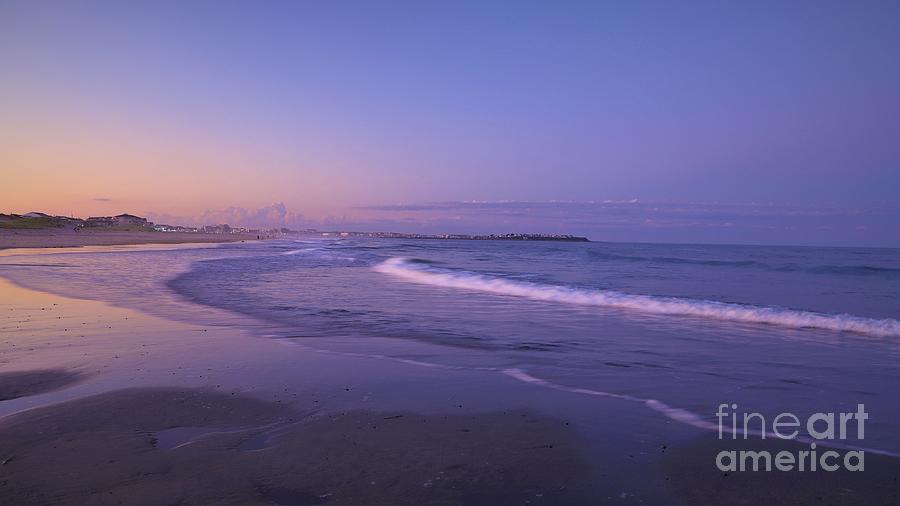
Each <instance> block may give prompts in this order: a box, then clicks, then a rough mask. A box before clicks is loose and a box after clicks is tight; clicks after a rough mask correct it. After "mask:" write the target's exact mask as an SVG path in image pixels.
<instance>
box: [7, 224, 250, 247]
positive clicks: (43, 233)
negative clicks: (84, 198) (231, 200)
mask: <svg viewBox="0 0 900 506" xmlns="http://www.w3.org/2000/svg"><path fill="white" fill-rule="evenodd" d="M257 239H259V235H257V234H246V233H241V234H205V233H201V232H137V231H120V230H92V229H89V228H82V229H80V230H78V231H77V232H76V231H75V230H72V229H67V228H66V229H62V228H44V229H34V230H27V229H0V249H10V248H73V247H79V246H112V245H128V244H182V243H220V242H235V241H251V240H257Z"/></svg>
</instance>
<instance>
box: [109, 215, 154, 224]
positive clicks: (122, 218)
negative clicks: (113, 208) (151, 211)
mask: <svg viewBox="0 0 900 506" xmlns="http://www.w3.org/2000/svg"><path fill="white" fill-rule="evenodd" d="M113 220H114V221H115V224H116V225H119V226H129V227H135V226H137V227H149V226H152V225H153V224H152V223H150V222H149V221H147V218H141V217H140V216H135V215H133V214H120V215H118V216H114V217H113Z"/></svg>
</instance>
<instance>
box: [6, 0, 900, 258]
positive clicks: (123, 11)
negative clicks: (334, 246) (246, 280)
mask: <svg viewBox="0 0 900 506" xmlns="http://www.w3.org/2000/svg"><path fill="white" fill-rule="evenodd" d="M898 54H900V2H896V1H886V2H875V1H859V2H828V1H814V2H741V3H737V2H690V3H679V2H512V3H511V2H448V3H443V4H435V3H430V2H384V3H376V2H321V3H313V2H265V3H256V2H203V1H193V2H174V1H173V2H166V1H154V2H101V1H86V2H58V3H55V2H30V1H29V2H19V1H6V2H3V3H2V4H0V76H2V77H0V109H2V110H3V111H4V114H3V115H2V117H0V164H2V165H0V166H2V168H3V172H4V176H6V175H7V174H9V177H8V178H7V179H8V181H9V182H11V184H6V185H4V188H0V206H2V202H4V201H5V202H7V206H8V207H10V208H9V209H0V212H2V211H20V212H24V211H29V210H32V209H46V210H50V211H55V212H69V210H70V209H71V210H73V211H74V212H76V213H79V214H95V213H101V212H113V211H121V210H128V211H132V212H153V213H154V215H155V216H159V217H162V218H171V219H176V218H177V219H187V220H193V221H198V220H205V219H209V220H212V219H214V218H220V217H225V218H228V217H231V219H236V220H245V221H246V224H251V223H253V224H255V223H256V222H258V221H260V220H262V221H265V222H267V223H271V224H280V223H282V224H283V223H311V224H318V225H320V226H323V225H324V224H329V223H338V222H340V223H344V224H345V225H347V226H350V225H353V226H356V227H359V228H373V227H384V228H395V229H396V228H401V229H427V228H431V227H433V228H434V230H433V231H434V232H442V231H472V232H476V231H494V229H496V231H498V232H500V231H507V230H508V229H509V228H515V229H516V230H521V231H536V232H542V231H566V232H573V233H589V234H592V235H594V236H595V237H596V238H611V239H612V238H615V239H620V240H648V241H654V240H658V241H680V242H691V241H703V242H756V243H766V242H779V243H783V242H802V243H822V244H872V245H876V244H877V245H894V246H900V233H898V228H900V225H898V213H897V207H898V205H900V199H898V196H897V195H898V189H900V58H898V56H897V55H898ZM88 179H89V180H90V184H87V183H85V180H88ZM137 181H140V182H141V184H140V185H138V184H136V182H137ZM632 199H638V202H639V204H637V205H635V204H630V205H624V204H616V206H618V207H615V208H612V207H611V206H607V207H605V208H604V207H603V205H602V202H604V201H611V202H627V201H630V200H632ZM471 201H482V202H495V203H496V202H501V201H513V202H518V203H522V202H532V203H533V204H528V205H524V204H513V203H506V204H492V205H490V206H485V205H480V206H477V205H472V204H461V203H463V202H471ZM551 201H556V202H557V203H556V204H552V203H551ZM271 202H283V203H284V207H285V209H284V212H283V213H282V212H281V210H276V212H275V213H274V214H271V213H270V214H267V211H266V209H268V208H266V207H265V206H267V205H268V204H269V203H271ZM429 202H450V203H453V202H456V203H457V204H438V205H431V204H429V205H423V204H426V203H429ZM559 202H579V203H580V204H560V203H559ZM590 202H594V204H591V203H590ZM654 202H655V203H657V204H652V203H654ZM598 203H600V204H598ZM411 204H415V205H418V207H416V206H413V205H411ZM7 206H3V207H7ZM229 208H230V210H229ZM241 209H244V210H245V211H243V212H242V211H241ZM257 209H262V210H263V211H261V212H257V211H256V210H257ZM748 209H760V210H761V211H758V212H757V211H754V212H748V211H747V210H748ZM215 210H225V211H215ZM246 210H250V211H246ZM636 210H640V212H638V211H636ZM760 213H761V214H760ZM773 213H774V214H773ZM778 213H786V216H788V218H784V219H781V218H778V219H776V218H773V217H772V216H774V215H775V214H778ZM301 215H302V217H301ZM511 216H514V218H511ZM235 224H239V223H235ZM466 227H469V229H471V230H469V229H465V228H466ZM779 227H780V228H779ZM450 229H452V230H450ZM463 229H465V230H463Z"/></svg>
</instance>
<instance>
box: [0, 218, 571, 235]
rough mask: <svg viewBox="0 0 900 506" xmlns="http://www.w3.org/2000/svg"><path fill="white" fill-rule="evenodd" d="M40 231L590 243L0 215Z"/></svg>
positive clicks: (1, 225)
mask: <svg viewBox="0 0 900 506" xmlns="http://www.w3.org/2000/svg"><path fill="white" fill-rule="evenodd" d="M41 228H69V229H72V230H74V231H76V232H77V231H79V230H81V229H97V230H103V229H107V230H129V231H155V232H171V233H177V232H181V233H185V232H190V233H204V234H257V235H260V236H267V237H272V236H275V235H294V234H297V235H299V234H303V235H318V236H321V237H366V238H376V239H429V240H463V241H568V242H589V241H588V239H587V238H586V237H580V236H575V235H569V234H522V233H509V234H482V235H470V234H416V233H403V232H344V231H320V230H317V229H313V228H309V229H304V230H291V229H289V228H285V227H281V228H245V227H232V226H230V225H228V224H225V223H223V224H218V225H205V226H202V227H185V226H181V225H165V224H154V223H153V222H151V221H149V220H148V219H147V218H142V217H140V216H135V215H133V214H127V213H125V214H120V215H117V216H91V217H89V218H84V219H82V218H74V217H69V216H51V215H49V214H45V213H40V212H30V213H26V214H21V215H20V214H2V213H0V229H41Z"/></svg>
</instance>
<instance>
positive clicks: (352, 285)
mask: <svg viewBox="0 0 900 506" xmlns="http://www.w3.org/2000/svg"><path fill="white" fill-rule="evenodd" d="M0 275H2V276H5V277H7V278H9V279H11V280H13V281H14V282H16V283H19V284H21V285H24V286H26V287H30V288H36V289H40V290H45V291H50V292H54V293H60V294H63V295H70V296H76V297H90V298H97V299H100V300H105V301H108V302H112V303H114V304H119V305H123V306H128V307H134V308H137V309H141V310H144V311H147V312H150V313H153V314H157V315H162V316H166V317H169V318H181V319H186V320H191V321H201V322H203V323H206V324H210V325H229V326H243V327H246V328H247V330H248V331H249V332H253V333H254V334H258V335H265V336H268V337H271V338H272V339H285V340H288V341H290V342H293V343H297V344H300V345H303V346H308V347H311V348H314V349H316V350H321V351H325V352H331V353H345V354H355V355H369V356H372V357H376V358H381V359H389V360H397V361H402V362H404V363H406V364H413V365H419V366H422V367H432V368H435V369H440V368H462V369H467V368H470V369H479V370H484V371H488V372H496V373H497V374H498V376H503V377H506V378H511V379H515V380H520V381H524V382H528V383H531V384H533V385H534V388H535V389H536V390H535V391H536V392H539V391H545V390H552V391H556V392H560V391H561V392H565V393H567V394H571V395H587V396H603V397H611V398H614V399H620V400H621V401H622V402H627V403H639V404H642V405H644V406H645V407H646V408H647V410H646V412H647V416H649V417H664V418H667V419H669V420H671V421H673V422H674V423H684V424H688V425H693V426H695V427H697V428H700V429H704V430H706V429H709V430H712V429H714V428H715V425H713V424H715V422H716V418H715V413H716V411H717V407H718V405H719V404H723V403H725V404H738V405H739V406H740V410H741V411H754V412H760V413H763V414H766V415H767V416H770V417H774V415H776V414H778V413H781V412H791V413H796V414H798V415H802V414H809V413H814V412H837V411H848V412H849V411H855V410H856V405H857V404H865V405H866V409H867V411H868V412H869V413H870V419H869V421H868V422H867V423H868V425H867V430H866V441H865V444H862V445H861V446H864V447H866V448H870V449H874V450H878V451H881V452H884V453H889V454H900V403H898V402H897V400H898V396H897V393H896V391H897V388H898V387H900V250H897V249H867V248H809V247H768V246H767V247H764V246H708V245H703V246H700V245H661V244H618V243H602V242H592V243H563V242H559V243H557V242H512V241H509V242H506V241H496V242H492V241H436V240H395V239H357V238H345V239H331V240H327V239H321V238H313V237H308V238H300V239H296V240H293V239H290V240H279V241H267V242H261V243H246V244H226V245H221V246H219V247H213V248H209V247H206V248H186V249H185V248H174V249H155V250H150V251H142V250H133V249H128V248H122V249H120V250H115V249H114V250H112V251H110V252H102V253H98V252H90V253H80V252H74V253H72V252H69V253H59V254H41V255H16V256H6V257H2V258H0ZM598 416H599V415H598Z"/></svg>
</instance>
